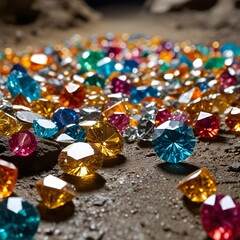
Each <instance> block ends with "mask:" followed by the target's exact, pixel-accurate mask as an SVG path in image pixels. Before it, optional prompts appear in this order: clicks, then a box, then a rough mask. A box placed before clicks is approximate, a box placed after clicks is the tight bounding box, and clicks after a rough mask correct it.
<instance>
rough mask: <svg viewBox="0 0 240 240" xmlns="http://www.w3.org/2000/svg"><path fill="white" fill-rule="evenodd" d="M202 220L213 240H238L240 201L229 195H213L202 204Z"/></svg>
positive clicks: (239, 231)
mask: <svg viewBox="0 0 240 240" xmlns="http://www.w3.org/2000/svg"><path fill="white" fill-rule="evenodd" d="M200 216H201V222H202V226H203V228H204V230H205V231H206V232H207V234H208V236H209V237H211V238H212V239H213V240H237V239H239V235H240V224H239V223H240V203H238V202H237V201H235V200H234V199H233V198H231V196H229V195H215V194H214V195H211V196H210V197H209V198H208V199H206V200H205V202H204V203H203V205H202V208H201V213H200Z"/></svg>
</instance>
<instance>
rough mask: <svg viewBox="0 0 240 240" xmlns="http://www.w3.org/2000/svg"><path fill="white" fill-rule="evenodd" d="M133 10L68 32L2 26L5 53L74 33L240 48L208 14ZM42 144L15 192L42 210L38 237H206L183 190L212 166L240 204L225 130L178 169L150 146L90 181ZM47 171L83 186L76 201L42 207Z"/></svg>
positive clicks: (231, 31)
mask: <svg viewBox="0 0 240 240" xmlns="http://www.w3.org/2000/svg"><path fill="white" fill-rule="evenodd" d="M127 9H128V11H126V7H125V8H124V7H120V6H119V7H118V8H117V10H116V9H115V10H114V9H112V10H111V9H107V8H105V9H103V14H104V16H105V18H103V19H101V20H98V21H95V22H90V23H84V24H82V26H80V27H75V28H69V29H65V30H64V31H60V30H56V29H55V30H52V29H49V28H43V29H40V28H37V27H34V25H27V26H12V25H8V26H7V27H6V26H5V25H2V27H1V28H0V34H1V35H0V48H1V49H3V48H4V47H13V48H14V49H17V50H22V49H24V47H25V46H28V45H32V46H34V47H39V46H44V45H48V44H54V43H57V42H61V41H63V40H66V39H69V38H70V37H71V36H72V35H74V34H82V35H84V36H90V35H91V34H105V33H107V32H115V33H122V32H129V33H136V32H144V33H146V34H159V35H161V36H163V38H165V39H171V40H174V41H183V40H191V41H193V42H201V43H209V42H211V41H213V40H219V41H220V42H227V41H232V42H235V43H239V39H240V32H239V31H237V30H236V29H235V28H234V27H229V26H228V27H226V26H225V27H223V28H219V29H213V28H211V27H208V25H207V21H205V22H204V24H203V23H202V20H201V19H203V18H204V16H205V18H206V17H207V13H206V12H183V13H181V14H176V13H170V14H165V15H160V16H159V15H150V14H148V13H147V12H145V11H144V10H142V9H139V8H136V7H133V6H129V7H128V8H127ZM100 10H101V9H100ZM204 14H205V15H204ZM3 26H4V27H3ZM50 33H51V34H50ZM5 142H6V141H4V139H3V140H1V142H0V149H1V153H0V157H1V158H3V159H8V160H12V161H14V162H15V163H17V162H18V160H17V159H15V158H13V155H12V153H10V152H9V151H8V150H7V147H6V145H5ZM40 146H41V149H39V151H38V152H36V153H35V155H33V156H32V157H31V158H29V159H26V160H24V161H25V162H24V163H23V165H21V166H18V167H19V168H20V172H21V176H20V178H19V180H18V183H17V186H16V190H15V194H16V195H18V196H21V197H23V198H25V199H27V200H28V201H30V202H31V203H33V204H35V205H37V206H38V209H39V212H40V213H41V217H42V221H41V224H40V227H39V230H38V233H37V235H36V239H37V240H38V239H39V240H47V239H51V240H55V239H56V240H62V239H78V240H83V239H84V240H86V239H88V240H92V239H93V240H99V239H103V240H123V239H124V240H135V239H136V240H150V239H156V240H159V239H171V240H179V239H184V240H192V239H196V240H206V239H207V237H206V234H205V232H204V230H203V229H202V227H201V225H200V222H199V215H198V212H199V205H195V204H192V203H190V202H189V201H188V200H186V199H185V198H183V196H182V194H181V192H179V191H178V190H177V189H176V187H177V184H178V182H179V181H180V180H181V179H182V178H183V177H184V176H186V175H187V174H189V173H191V172H192V171H194V170H196V169H198V168H201V167H207V168H209V170H210V171H211V172H212V173H213V175H214V176H215V178H216V180H217V184H218V193H223V194H230V195H231V196H232V197H234V198H235V199H237V200H238V201H240V192H239V189H240V167H239V165H240V160H239V154H240V137H239V136H234V135H232V134H230V133H229V132H228V131H227V130H226V129H222V131H221V132H220V134H219V136H218V137H217V138H215V139H214V140H212V141H202V140H200V139H198V140H197V144H196V147H195V151H194V153H193V155H192V156H191V157H190V158H189V159H188V160H186V161H185V162H184V163H182V164H178V165H169V164H166V163H164V162H162V161H161V160H160V159H159V158H158V157H157V156H156V155H155V153H154V151H153V149H152V148H151V146H149V144H147V143H141V144H140V143H139V144H137V143H135V144H125V147H124V151H123V153H122V155H120V156H119V157H118V158H116V159H115V160H114V161H111V162H105V164H104V166H103V168H102V169H101V170H100V171H99V172H98V174H96V175H95V176H94V177H93V178H90V179H87V180H84V181H83V180H81V181H79V180H77V179H75V178H72V177H71V178H69V177H68V176H66V175H64V174H63V173H62V172H61V170H60V169H59V167H58V166H57V165H56V162H57V156H58V153H59V151H60V148H61V147H60V146H59V145H57V144H55V143H52V144H50V143H49V142H42V143H41V145H40ZM32 166H35V168H36V169H35V170H34V172H32V171H30V169H32ZM48 174H53V175H55V176H58V177H61V178H63V179H65V180H67V181H69V182H71V183H74V184H75V185H76V188H77V190H78V194H77V198H76V199H75V200H74V202H73V203H70V204H67V205H66V206H64V207H61V208H60V209H57V210H54V211H49V210H46V208H44V207H43V206H42V205H41V204H40V198H39V197H38V195H37V194H36V188H35V182H36V181H37V180H40V179H42V178H43V177H45V176H47V175H48Z"/></svg>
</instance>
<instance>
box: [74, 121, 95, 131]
mask: <svg viewBox="0 0 240 240" xmlns="http://www.w3.org/2000/svg"><path fill="white" fill-rule="evenodd" d="M96 123H97V121H94V120H92V121H90V120H86V121H82V122H80V123H79V124H78V125H79V126H81V127H83V128H84V129H85V130H86V131H88V130H89V128H90V127H91V126H93V125H94V124H96Z"/></svg>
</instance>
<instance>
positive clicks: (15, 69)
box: [11, 63, 27, 73]
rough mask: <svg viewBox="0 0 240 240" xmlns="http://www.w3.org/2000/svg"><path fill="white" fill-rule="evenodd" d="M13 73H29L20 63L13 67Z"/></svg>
mask: <svg viewBox="0 0 240 240" xmlns="http://www.w3.org/2000/svg"><path fill="white" fill-rule="evenodd" d="M13 71H19V72H22V73H27V70H26V69H25V67H23V66H22V65H21V64H19V63H17V64H14V65H13V67H12V69H11V72H13Z"/></svg>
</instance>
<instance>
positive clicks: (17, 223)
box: [0, 197, 40, 240]
mask: <svg viewBox="0 0 240 240" xmlns="http://www.w3.org/2000/svg"><path fill="white" fill-rule="evenodd" d="M0 213H1V214H0V239H1V240H10V239H11V240H21V239H22V240H32V239H33V236H34V235H35V233H36V232H37V229H38V225H39V222H40V216H39V214H38V212H37V210H36V209H35V208H34V207H33V206H32V205H31V204H30V203H28V202H27V201H25V200H23V199H22V198H19V197H9V198H8V199H6V200H4V201H3V202H1V203H0Z"/></svg>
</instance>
